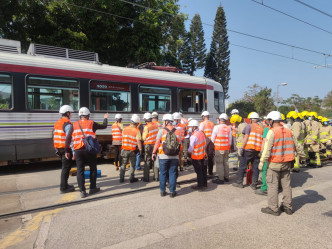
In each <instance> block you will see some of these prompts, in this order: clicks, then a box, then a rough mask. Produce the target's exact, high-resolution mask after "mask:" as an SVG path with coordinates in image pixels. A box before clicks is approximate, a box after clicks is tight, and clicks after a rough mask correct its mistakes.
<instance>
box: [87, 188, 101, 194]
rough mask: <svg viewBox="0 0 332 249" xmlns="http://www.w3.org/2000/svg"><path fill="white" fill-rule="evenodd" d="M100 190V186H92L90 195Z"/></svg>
mask: <svg viewBox="0 0 332 249" xmlns="http://www.w3.org/2000/svg"><path fill="white" fill-rule="evenodd" d="M99 191H100V188H91V189H90V190H89V195H92V194H95V193H98V192H99Z"/></svg>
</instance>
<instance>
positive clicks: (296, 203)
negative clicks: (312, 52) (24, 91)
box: [292, 190, 326, 211]
mask: <svg viewBox="0 0 332 249" xmlns="http://www.w3.org/2000/svg"><path fill="white" fill-rule="evenodd" d="M304 193H305V194H304V195H301V196H297V197H295V198H293V200H292V203H293V210H294V211H297V210H299V209H301V208H302V207H303V206H304V205H305V204H309V203H316V202H319V201H325V200H326V198H325V197H324V196H322V195H320V194H319V193H318V192H317V191H315V190H304Z"/></svg>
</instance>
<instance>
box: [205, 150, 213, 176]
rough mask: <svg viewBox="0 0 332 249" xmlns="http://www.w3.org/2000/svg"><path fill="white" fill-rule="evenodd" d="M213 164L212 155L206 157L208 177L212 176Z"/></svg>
mask: <svg viewBox="0 0 332 249" xmlns="http://www.w3.org/2000/svg"><path fill="white" fill-rule="evenodd" d="M213 163H214V155H208V159H207V170H208V173H209V175H212V174H213Z"/></svg>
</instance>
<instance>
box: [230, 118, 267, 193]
mask: <svg viewBox="0 0 332 249" xmlns="http://www.w3.org/2000/svg"><path fill="white" fill-rule="evenodd" d="M248 119H250V124H248V125H247V126H246V127H245V128H244V130H243V132H242V133H243V135H244V138H243V142H242V146H243V147H242V148H241V149H239V150H238V155H239V156H240V165H239V170H238V178H237V181H236V182H235V183H233V186H234V187H239V188H243V177H244V175H245V173H246V169H247V166H248V164H249V163H251V167H252V169H253V176H252V184H251V185H250V187H251V188H252V189H253V190H256V189H257V183H258V176H259V170H258V164H259V154H260V151H261V147H262V143H263V131H264V129H263V127H262V126H261V125H259V124H258V122H259V115H258V113H256V112H252V113H250V114H249V115H248Z"/></svg>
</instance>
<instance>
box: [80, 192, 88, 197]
mask: <svg viewBox="0 0 332 249" xmlns="http://www.w3.org/2000/svg"><path fill="white" fill-rule="evenodd" d="M80 195H81V198H85V197H87V196H88V195H87V193H86V192H85V190H84V191H80Z"/></svg>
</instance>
